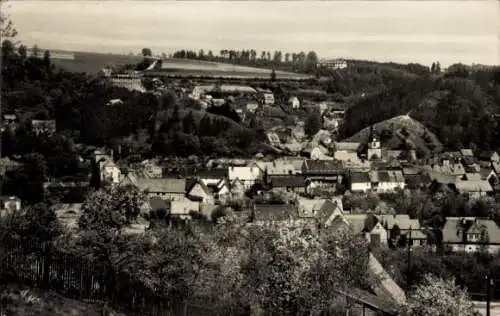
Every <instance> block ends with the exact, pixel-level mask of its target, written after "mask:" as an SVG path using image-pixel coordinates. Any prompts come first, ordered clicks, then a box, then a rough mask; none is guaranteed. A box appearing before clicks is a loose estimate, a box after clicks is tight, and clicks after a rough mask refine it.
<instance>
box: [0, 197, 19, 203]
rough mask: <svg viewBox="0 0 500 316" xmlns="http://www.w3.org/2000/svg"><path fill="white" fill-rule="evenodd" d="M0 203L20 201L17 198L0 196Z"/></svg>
mask: <svg viewBox="0 0 500 316" xmlns="http://www.w3.org/2000/svg"><path fill="white" fill-rule="evenodd" d="M0 201H2V202H7V201H21V199H19V198H18V197H17V196H13V195H2V196H0Z"/></svg>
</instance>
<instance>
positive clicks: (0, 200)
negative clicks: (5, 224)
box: [0, 196, 21, 215]
mask: <svg viewBox="0 0 500 316" xmlns="http://www.w3.org/2000/svg"><path fill="white" fill-rule="evenodd" d="M20 210H21V199H19V198H18V197H17V196H0V215H1V214H3V213H6V212H17V211H20Z"/></svg>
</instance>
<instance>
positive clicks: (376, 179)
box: [370, 170, 406, 192]
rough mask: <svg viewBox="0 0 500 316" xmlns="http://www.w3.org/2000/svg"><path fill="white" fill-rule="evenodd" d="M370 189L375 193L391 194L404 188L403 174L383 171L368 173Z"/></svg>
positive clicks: (395, 171)
mask: <svg viewBox="0 0 500 316" xmlns="http://www.w3.org/2000/svg"><path fill="white" fill-rule="evenodd" d="M370 180H371V184H372V189H373V190H374V191H376V192H393V191H394V190H396V189H404V188H405V184H406V183H405V178H404V176H403V172H401V171H399V170H383V171H372V172H370Z"/></svg>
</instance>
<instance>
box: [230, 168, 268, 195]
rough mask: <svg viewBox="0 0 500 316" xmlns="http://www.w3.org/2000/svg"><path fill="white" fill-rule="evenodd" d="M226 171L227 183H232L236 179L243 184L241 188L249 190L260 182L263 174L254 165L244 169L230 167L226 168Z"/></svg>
mask: <svg viewBox="0 0 500 316" xmlns="http://www.w3.org/2000/svg"><path fill="white" fill-rule="evenodd" d="M228 171H229V172H228V177H229V181H231V182H232V181H234V180H236V179H238V180H240V181H241V182H242V183H243V186H244V187H245V188H246V189H249V188H250V187H252V186H253V185H254V184H255V183H258V182H260V181H261V180H262V177H263V172H262V171H261V170H260V168H259V167H257V166H255V165H250V166H245V167H238V166H236V167H235V166H230V167H228Z"/></svg>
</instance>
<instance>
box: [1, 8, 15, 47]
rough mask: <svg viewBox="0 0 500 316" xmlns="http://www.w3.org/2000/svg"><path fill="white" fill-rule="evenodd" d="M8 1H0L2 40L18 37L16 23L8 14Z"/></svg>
mask: <svg viewBox="0 0 500 316" xmlns="http://www.w3.org/2000/svg"><path fill="white" fill-rule="evenodd" d="M6 7H7V0H1V1H0V8H1V10H0V38H3V39H10V38H13V37H16V35H17V30H16V29H15V28H14V23H13V22H12V20H11V19H10V17H9V15H8V14H7V9H6Z"/></svg>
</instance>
